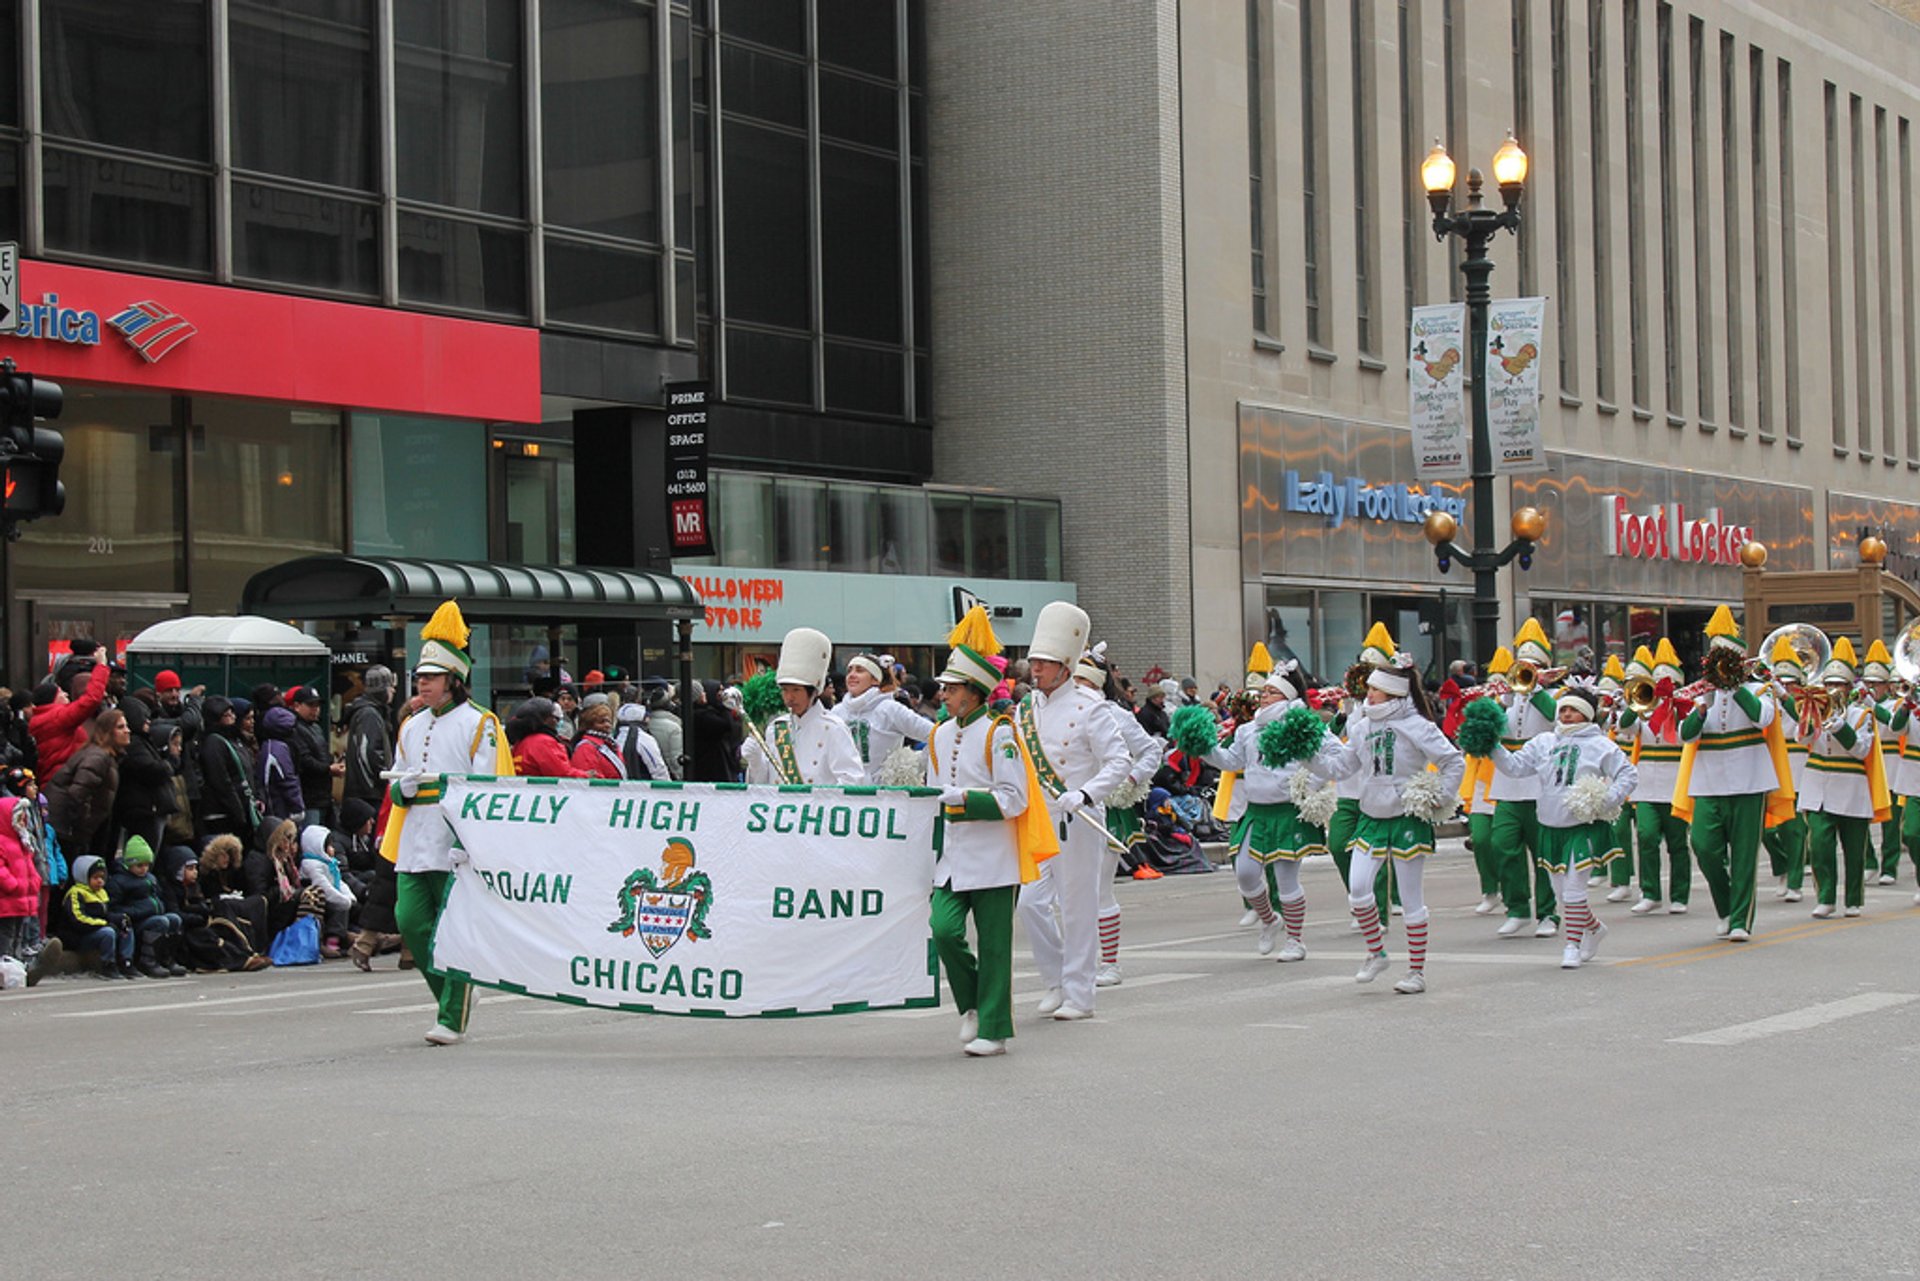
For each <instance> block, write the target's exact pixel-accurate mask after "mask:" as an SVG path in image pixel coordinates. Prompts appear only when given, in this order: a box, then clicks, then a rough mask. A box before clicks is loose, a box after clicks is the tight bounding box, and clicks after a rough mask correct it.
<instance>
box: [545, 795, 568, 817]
mask: <svg viewBox="0 0 1920 1281" xmlns="http://www.w3.org/2000/svg"><path fill="white" fill-rule="evenodd" d="M567 800H568V798H567V797H564V796H549V797H548V798H547V805H548V809H547V817H546V820H545V821H546V822H549V823H558V822H559V821H560V811H561V810H563V809H565V808H566V807H567Z"/></svg>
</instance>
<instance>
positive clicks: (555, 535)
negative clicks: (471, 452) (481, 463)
mask: <svg viewBox="0 0 1920 1281" xmlns="http://www.w3.org/2000/svg"><path fill="white" fill-rule="evenodd" d="M492 453H493V456H494V457H495V458H497V459H499V460H500V495H501V499H502V501H503V502H504V504H505V507H506V510H505V512H504V514H503V518H502V519H501V521H500V522H499V524H500V532H501V536H502V542H501V545H500V546H498V547H496V548H494V549H493V550H494V552H496V553H497V554H498V555H499V557H500V558H501V559H502V560H507V561H514V562H517V563H519V564H523V565H571V564H573V563H574V559H575V558H574V550H573V532H574V525H575V520H574V500H573V446H572V444H571V443H569V442H566V441H555V440H540V441H529V440H514V439H509V440H500V439H496V440H495V441H494V448H493V450H492Z"/></svg>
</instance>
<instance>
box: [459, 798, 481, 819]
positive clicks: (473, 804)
mask: <svg viewBox="0 0 1920 1281" xmlns="http://www.w3.org/2000/svg"><path fill="white" fill-rule="evenodd" d="M460 817H461V818H479V817H480V793H478V792H468V793H467V794H466V795H465V796H463V797H461V798H460Z"/></svg>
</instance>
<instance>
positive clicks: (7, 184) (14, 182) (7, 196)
mask: <svg viewBox="0 0 1920 1281" xmlns="http://www.w3.org/2000/svg"><path fill="white" fill-rule="evenodd" d="M21 226H22V223H21V219H20V147H19V144H17V143H12V142H0V240H12V241H16V242H17V241H19V240H20V239H21V236H20V229H21Z"/></svg>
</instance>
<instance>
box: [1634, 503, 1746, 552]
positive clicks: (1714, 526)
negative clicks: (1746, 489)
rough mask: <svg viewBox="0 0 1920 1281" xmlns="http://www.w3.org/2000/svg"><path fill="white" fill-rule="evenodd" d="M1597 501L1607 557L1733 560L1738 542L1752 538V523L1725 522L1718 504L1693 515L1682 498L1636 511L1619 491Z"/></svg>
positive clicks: (1739, 544)
mask: <svg viewBox="0 0 1920 1281" xmlns="http://www.w3.org/2000/svg"><path fill="white" fill-rule="evenodd" d="M1600 501H1601V503H1602V506H1603V509H1604V510H1605V512H1606V540H1607V555H1609V556H1627V557H1638V558H1640V559H1644V560H1678V561H1689V562H1693V563H1697V564H1702V565H1735V564H1738V563H1739V560H1740V549H1741V547H1743V546H1745V545H1746V544H1747V543H1748V542H1750V541H1752V539H1753V526H1751V525H1733V524H1729V523H1727V521H1726V520H1725V519H1723V518H1722V517H1721V515H1720V509H1719V508H1718V507H1709V508H1707V511H1706V515H1705V516H1702V517H1700V518H1699V519H1697V520H1696V519H1693V518H1691V517H1689V516H1688V515H1687V509H1686V506H1685V505H1684V504H1682V503H1664V504H1655V505H1653V506H1651V507H1649V508H1648V509H1647V510H1646V511H1645V512H1643V513H1636V512H1634V511H1633V510H1631V509H1630V508H1629V507H1628V506H1627V500H1626V499H1625V498H1623V497H1621V496H1620V495H1619V494H1605V495H1603V496H1602V497H1601V500H1600Z"/></svg>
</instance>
